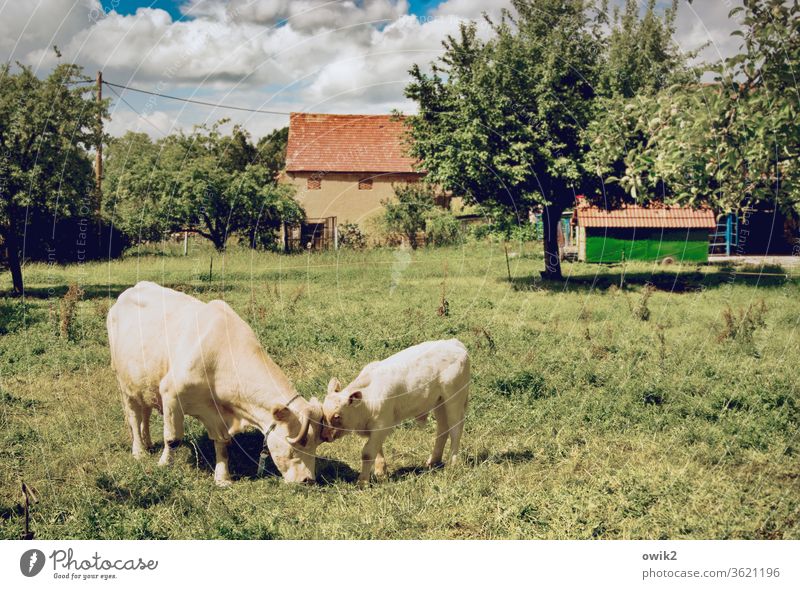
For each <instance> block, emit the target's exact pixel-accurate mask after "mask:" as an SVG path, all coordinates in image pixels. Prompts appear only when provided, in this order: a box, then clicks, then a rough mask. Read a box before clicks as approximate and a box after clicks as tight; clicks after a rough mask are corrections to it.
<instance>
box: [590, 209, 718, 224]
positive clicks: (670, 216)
mask: <svg viewBox="0 0 800 589" xmlns="http://www.w3.org/2000/svg"><path fill="white" fill-rule="evenodd" d="M575 215H576V218H577V223H578V226H580V227H613V228H628V227H652V228H679V229H685V228H697V229H714V228H715V227H716V226H717V221H716V217H715V216H714V211H712V210H711V209H709V208H700V209H692V208H690V207H668V206H650V207H643V206H639V205H628V206H624V207H622V208H619V209H613V210H606V209H603V208H600V207H596V206H592V205H589V204H580V205H578V206H577V207H576V208H575Z"/></svg>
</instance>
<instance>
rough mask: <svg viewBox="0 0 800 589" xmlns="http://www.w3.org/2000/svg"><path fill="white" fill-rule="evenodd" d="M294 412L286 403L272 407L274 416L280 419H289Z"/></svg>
mask: <svg viewBox="0 0 800 589" xmlns="http://www.w3.org/2000/svg"><path fill="white" fill-rule="evenodd" d="M291 414H292V412H291V411H290V410H289V408H288V407H286V406H285V405H278V406H277V407H275V408H273V409H272V417H274V418H275V419H277V420H278V421H289V416H290V415H291Z"/></svg>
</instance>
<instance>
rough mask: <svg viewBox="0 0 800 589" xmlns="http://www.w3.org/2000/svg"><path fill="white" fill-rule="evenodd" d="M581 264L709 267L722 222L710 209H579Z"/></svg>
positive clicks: (576, 218)
mask: <svg viewBox="0 0 800 589" xmlns="http://www.w3.org/2000/svg"><path fill="white" fill-rule="evenodd" d="M572 222H573V224H574V225H575V228H576V241H577V247H578V259H579V260H581V261H584V262H597V263H614V262H621V261H622V260H642V261H663V260H666V259H668V258H669V259H671V260H672V261H675V262H691V263H703V262H707V261H708V242H709V236H710V233H711V231H713V230H714V229H716V226H717V223H716V218H715V216H714V212H713V211H712V210H711V209H708V208H702V209H692V208H688V207H667V206H650V207H643V206H638V205H628V206H624V207H622V208H618V209H603V208H600V207H596V206H592V205H590V204H588V203H585V202H583V203H580V204H579V205H578V206H577V207H575V211H574V213H573V218H572Z"/></svg>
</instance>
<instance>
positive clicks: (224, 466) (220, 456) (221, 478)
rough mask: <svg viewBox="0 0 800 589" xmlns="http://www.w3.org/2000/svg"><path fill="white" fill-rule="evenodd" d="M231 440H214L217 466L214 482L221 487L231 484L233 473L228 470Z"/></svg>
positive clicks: (215, 467)
mask: <svg viewBox="0 0 800 589" xmlns="http://www.w3.org/2000/svg"><path fill="white" fill-rule="evenodd" d="M229 442H230V440H214V454H215V455H216V461H217V464H216V466H214V482H215V483H217V484H218V485H219V486H220V487H227V486H228V485H230V484H231V473H230V471H229V470H228V443H229Z"/></svg>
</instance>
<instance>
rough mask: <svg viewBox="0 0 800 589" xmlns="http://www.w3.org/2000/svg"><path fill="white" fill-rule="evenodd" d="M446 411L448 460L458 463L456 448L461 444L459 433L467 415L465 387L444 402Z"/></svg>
mask: <svg viewBox="0 0 800 589" xmlns="http://www.w3.org/2000/svg"><path fill="white" fill-rule="evenodd" d="M444 408H445V411H446V412H447V425H448V426H449V427H448V429H449V431H450V460H449V461H448V462H449V464H458V461H459V456H458V450H459V446H460V445H461V434H462V433H463V432H464V420H465V418H466V415H467V392H466V387H465V388H464V390H463V392H462V393H461V394H459V395H458V396H456V397H454V398H452V399H450V401H448V402H447V403H445V406H444Z"/></svg>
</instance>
